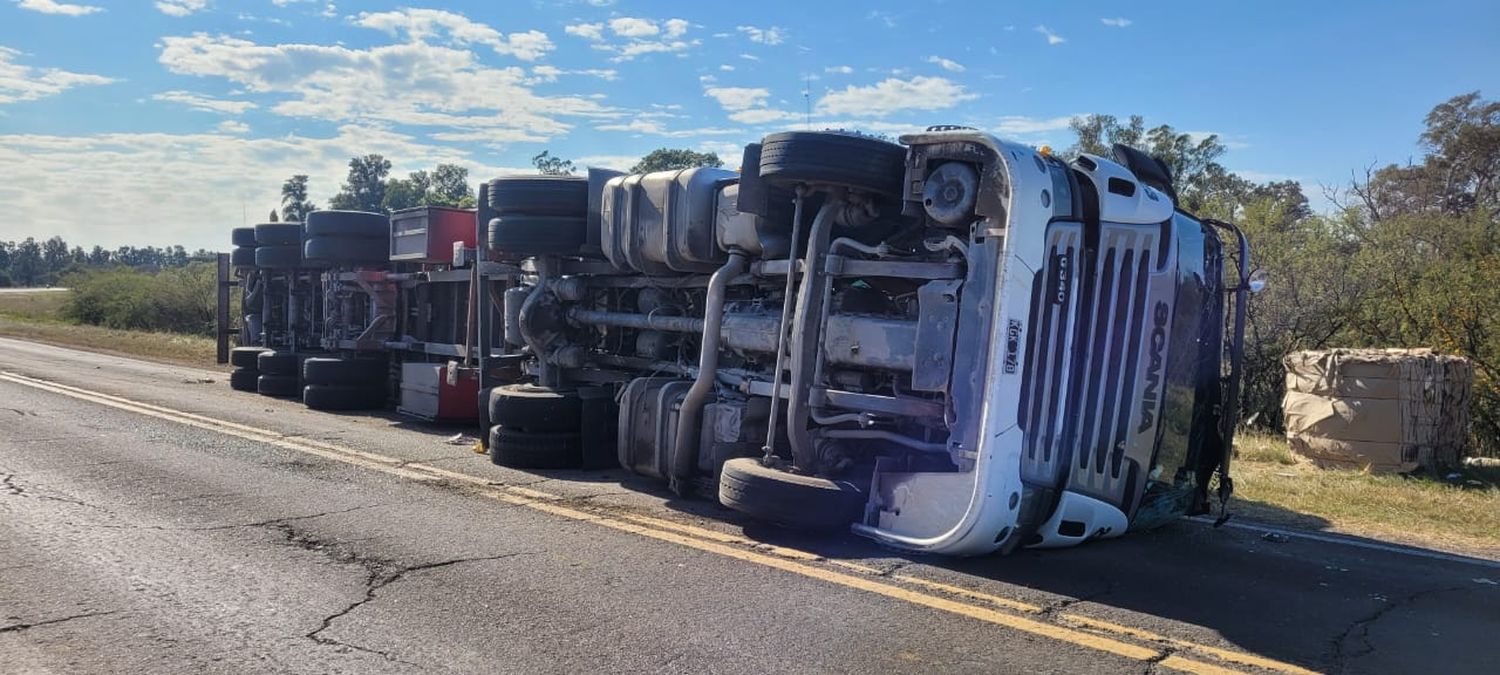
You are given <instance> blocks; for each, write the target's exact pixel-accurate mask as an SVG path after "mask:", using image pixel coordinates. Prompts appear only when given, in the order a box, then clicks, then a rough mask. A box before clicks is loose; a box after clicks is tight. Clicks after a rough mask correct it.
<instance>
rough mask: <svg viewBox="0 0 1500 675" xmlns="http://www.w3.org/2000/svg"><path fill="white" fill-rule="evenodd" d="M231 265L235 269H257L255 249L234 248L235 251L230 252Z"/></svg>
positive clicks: (248, 247)
mask: <svg viewBox="0 0 1500 675" xmlns="http://www.w3.org/2000/svg"><path fill="white" fill-rule="evenodd" d="M229 264H231V265H233V266H235V267H255V247H254V246H236V247H234V250H233V251H230V252H229Z"/></svg>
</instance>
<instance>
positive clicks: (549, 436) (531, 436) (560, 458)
mask: <svg viewBox="0 0 1500 675" xmlns="http://www.w3.org/2000/svg"><path fill="white" fill-rule="evenodd" d="M490 461H491V462H493V463H494V464H496V465H497V466H505V467H510V468H512V469H576V468H578V467H580V466H582V465H583V441H582V439H581V438H580V437H579V435H578V432H576V431H562V432H556V431H554V432H545V433H542V432H532V431H519V430H516V429H507V428H505V427H502V426H500V425H498V424H497V425H495V426H493V427H490Z"/></svg>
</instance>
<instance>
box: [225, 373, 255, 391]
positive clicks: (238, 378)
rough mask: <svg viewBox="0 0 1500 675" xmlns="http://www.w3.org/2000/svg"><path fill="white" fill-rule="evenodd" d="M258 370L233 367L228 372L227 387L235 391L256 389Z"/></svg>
mask: <svg viewBox="0 0 1500 675" xmlns="http://www.w3.org/2000/svg"><path fill="white" fill-rule="evenodd" d="M259 379H260V371H259V370H256V369H254V368H235V369H234V370H232V371H230V372H229V388H230V389H233V390H235V391H258V389H257V386H258V384H259V383H258V382H257V381H258V380H259Z"/></svg>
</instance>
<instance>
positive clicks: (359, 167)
mask: <svg viewBox="0 0 1500 675" xmlns="http://www.w3.org/2000/svg"><path fill="white" fill-rule="evenodd" d="M390 172H391V161H390V160H388V159H386V158H385V157H382V156H380V155H375V154H370V155H365V156H364V157H355V158H353V159H350V160H349V175H348V177H347V178H345V179H344V184H343V185H342V186H341V187H340V188H339V193H338V194H336V195H334V196H333V200H332V201H331V202H329V204H330V206H332V207H333V208H335V209H348V210H353V211H370V212H375V213H379V212H382V211H384V210H385V209H384V203H385V187H386V182H385V179H386V176H387V175H389V174H390Z"/></svg>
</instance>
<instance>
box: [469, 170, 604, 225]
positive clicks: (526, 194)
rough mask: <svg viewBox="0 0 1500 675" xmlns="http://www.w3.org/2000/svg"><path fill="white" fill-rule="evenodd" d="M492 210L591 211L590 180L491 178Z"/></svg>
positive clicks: (521, 212)
mask: <svg viewBox="0 0 1500 675" xmlns="http://www.w3.org/2000/svg"><path fill="white" fill-rule="evenodd" d="M490 209H491V210H493V211H494V212H495V215H498V216H510V215H526V216H571V217H574V218H583V217H585V216H587V215H588V210H589V181H588V179H587V178H582V177H574V176H515V177H510V178H496V179H495V180H492V181H490Z"/></svg>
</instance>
